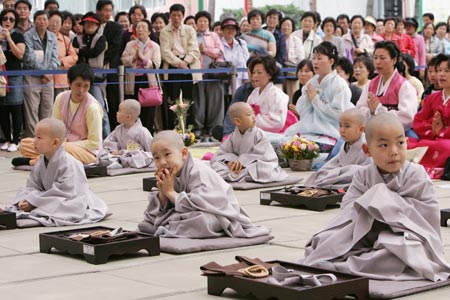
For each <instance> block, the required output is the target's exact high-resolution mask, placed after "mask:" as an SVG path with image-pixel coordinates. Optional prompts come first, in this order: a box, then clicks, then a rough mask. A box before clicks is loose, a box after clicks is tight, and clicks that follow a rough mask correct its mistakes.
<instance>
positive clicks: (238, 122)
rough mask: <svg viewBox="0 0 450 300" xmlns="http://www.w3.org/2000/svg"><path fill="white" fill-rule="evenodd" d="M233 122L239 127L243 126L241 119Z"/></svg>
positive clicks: (235, 119) (234, 119)
mask: <svg viewBox="0 0 450 300" xmlns="http://www.w3.org/2000/svg"><path fill="white" fill-rule="evenodd" d="M233 122H234V124H236V125H237V126H239V125H241V119H239V118H233Z"/></svg>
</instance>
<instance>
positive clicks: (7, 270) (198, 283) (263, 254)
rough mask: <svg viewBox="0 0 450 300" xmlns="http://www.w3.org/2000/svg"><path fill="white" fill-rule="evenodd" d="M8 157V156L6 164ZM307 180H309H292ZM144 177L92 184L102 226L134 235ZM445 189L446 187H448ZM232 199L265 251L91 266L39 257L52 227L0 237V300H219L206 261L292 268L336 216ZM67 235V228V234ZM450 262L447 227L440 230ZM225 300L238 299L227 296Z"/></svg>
mask: <svg viewBox="0 0 450 300" xmlns="http://www.w3.org/2000/svg"><path fill="white" fill-rule="evenodd" d="M0 156H2V157H0V178H1V180H0V193H1V197H0V207H4V206H5V205H6V204H7V203H8V202H9V200H10V199H11V198H13V197H14V195H15V192H16V190H17V188H18V187H20V186H24V185H25V182H26V178H27V175H28V173H27V172H23V171H14V170H12V169H11V167H10V162H11V156H12V155H11V154H8V155H5V154H4V153H2V154H0ZM5 156H9V157H5ZM296 175H297V176H300V177H303V178H306V177H307V176H308V175H309V173H308V172H301V173H296ZM148 176H149V174H137V175H127V176H121V177H104V178H95V179H89V183H90V186H91V189H92V190H93V191H95V192H96V193H97V194H98V195H99V196H100V197H102V198H103V199H105V201H106V202H107V203H108V205H109V207H110V210H111V212H113V215H112V216H111V217H110V218H109V219H108V220H105V221H103V222H101V223H100V225H104V226H111V227H118V226H122V227H123V228H125V229H129V230H134V229H135V228H136V225H137V223H138V222H139V221H141V220H142V214H143V211H144V209H145V208H146V205H147V193H146V192H143V191H142V178H144V177H148ZM445 185H447V187H445ZM435 186H436V190H437V193H438V195H439V201H440V206H441V208H448V207H450V183H448V182H443V181H436V182H435ZM236 195H237V197H238V199H239V201H240V203H241V205H242V206H243V208H244V209H245V210H246V211H247V213H248V214H249V215H250V216H251V218H252V220H253V221H254V222H255V223H257V224H260V225H265V226H269V227H271V228H272V233H273V235H274V236H275V238H274V239H273V240H272V241H271V242H270V243H268V244H265V245H259V246H252V247H245V248H238V249H229V250H221V251H210V252H203V253H193V254H186V255H169V254H164V253H162V254H161V255H160V256H155V257H149V256H146V253H145V252H142V253H139V254H137V255H132V256H125V257H113V258H112V259H110V261H109V262H108V263H107V264H104V265H97V266H96V265H91V264H88V263H86V262H85V261H84V260H83V259H82V258H81V257H73V256H70V255H67V254H56V253H54V254H42V253H40V252H39V240H38V236H39V233H42V232H50V231H55V229H54V228H53V229H52V228H31V229H16V230H9V231H0V299H2V300H9V299H27V300H29V299H43V300H44V299H45V300H52V299H77V300H78V299H84V300H88V299H110V300H113V299H118V300H126V299H130V300H131V299H133V300H134V299H166V300H172V299H185V300H190V299H196V300H197V299H199V300H201V299H220V298H217V297H215V296H209V295H208V294H207V292H206V287H207V284H206V278H205V277H202V276H200V270H199V266H200V265H202V264H205V263H207V262H210V261H217V262H218V263H220V264H229V263H233V262H234V256H235V255H245V256H249V257H259V258H262V259H264V260H269V259H280V260H287V261H296V260H297V259H299V258H301V257H303V251H304V244H305V242H306V241H307V240H308V238H309V237H310V236H311V235H312V234H313V233H314V232H315V231H317V230H318V229H320V228H321V227H323V226H324V225H325V223H327V221H328V220H330V219H331V218H332V217H333V216H334V215H335V214H336V213H337V212H338V209H331V210H326V211H324V212H314V211H308V210H303V209H296V208H284V207H280V206H276V205H272V206H270V207H269V206H261V205H259V190H251V191H237V192H236ZM67 229H69V228H67ZM442 236H443V241H444V245H445V250H446V253H447V259H449V260H450V255H449V254H450V228H442ZM449 294H450V288H442V289H438V290H434V291H430V292H426V293H422V294H418V295H414V296H409V297H405V298H404V299H429V298H432V299H434V300H439V299H442V300H443V299H449ZM223 296H224V297H222V298H224V299H243V298H242V297H239V296H237V295H236V294H235V293H234V292H233V291H232V290H229V289H227V290H226V291H225V293H224V294H223Z"/></svg>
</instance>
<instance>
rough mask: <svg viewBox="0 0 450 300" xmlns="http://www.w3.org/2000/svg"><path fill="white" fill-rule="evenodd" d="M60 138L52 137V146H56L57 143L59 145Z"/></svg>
mask: <svg viewBox="0 0 450 300" xmlns="http://www.w3.org/2000/svg"><path fill="white" fill-rule="evenodd" d="M61 142H62V141H61V140H60V139H59V138H54V139H53V142H52V146H55V147H58V146H59V145H61Z"/></svg>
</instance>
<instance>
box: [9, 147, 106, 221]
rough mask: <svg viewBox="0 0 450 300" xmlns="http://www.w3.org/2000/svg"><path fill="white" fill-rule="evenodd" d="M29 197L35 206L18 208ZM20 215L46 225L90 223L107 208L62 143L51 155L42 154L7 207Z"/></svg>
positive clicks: (79, 164) (100, 217)
mask: <svg viewBox="0 0 450 300" xmlns="http://www.w3.org/2000/svg"><path fill="white" fill-rule="evenodd" d="M21 200H27V201H28V202H29V203H30V204H31V205H33V206H35V207H36V208H35V209H33V210H32V211H31V212H24V211H22V210H19V209H18V207H17V204H18V203H19V202H20V201H21ZM7 210H9V211H13V212H15V213H16V215H17V218H18V219H21V218H28V219H32V220H35V221H38V222H39V223H41V224H42V225H44V226H66V225H81V224H90V223H95V222H98V221H100V220H102V219H103V218H104V217H105V215H106V213H107V210H108V207H107V206H106V203H105V202H104V201H103V200H102V199H100V198H99V197H97V196H96V195H95V194H94V193H93V192H92V191H91V190H89V186H88V182H87V179H86V175H85V172H84V169H83V165H82V164H81V163H80V162H79V161H78V160H76V159H75V158H74V157H73V156H71V155H70V154H67V153H66V152H65V151H64V148H63V147H60V148H59V149H58V150H57V151H56V152H55V154H54V155H53V156H52V158H51V159H50V160H49V161H48V163H47V165H46V161H44V156H43V155H41V157H40V158H39V160H38V162H37V163H36V165H35V166H34V168H33V169H32V170H31V173H30V176H29V177H28V180H27V185H26V187H25V188H20V189H19V190H18V192H17V194H16V198H15V199H14V201H13V202H12V203H11V204H10V206H9V207H7Z"/></svg>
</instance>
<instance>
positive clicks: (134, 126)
mask: <svg viewBox="0 0 450 300" xmlns="http://www.w3.org/2000/svg"><path fill="white" fill-rule="evenodd" d="M140 113H141V104H140V103H139V102H138V101H136V100H133V99H127V100H125V101H123V102H122V103H120V105H119V111H118V112H117V122H118V123H119V124H120V125H119V126H117V127H116V128H115V129H114V131H113V132H111V133H110V134H109V135H108V137H107V138H106V139H105V141H104V142H103V149H102V150H101V152H100V154H99V155H98V164H99V165H107V166H108V168H111V169H115V168H127V167H129V168H137V169H140V168H144V167H151V166H154V163H153V157H152V155H151V152H150V144H151V142H152V135H151V133H150V131H148V129H147V128H145V127H144V126H142V123H141V120H140V119H139V115H140Z"/></svg>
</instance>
